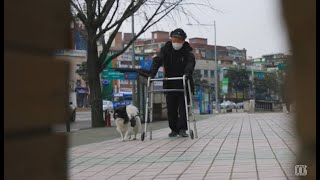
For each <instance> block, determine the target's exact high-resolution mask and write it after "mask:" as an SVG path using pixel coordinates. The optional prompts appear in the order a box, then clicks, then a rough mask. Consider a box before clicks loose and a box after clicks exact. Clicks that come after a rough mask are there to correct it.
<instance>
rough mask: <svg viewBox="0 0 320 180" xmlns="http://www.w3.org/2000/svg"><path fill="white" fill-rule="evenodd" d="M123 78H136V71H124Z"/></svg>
mask: <svg viewBox="0 0 320 180" xmlns="http://www.w3.org/2000/svg"><path fill="white" fill-rule="evenodd" d="M124 79H126V80H136V79H137V73H135V72H126V73H124Z"/></svg>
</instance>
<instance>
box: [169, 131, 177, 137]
mask: <svg viewBox="0 0 320 180" xmlns="http://www.w3.org/2000/svg"><path fill="white" fill-rule="evenodd" d="M177 135H178V133H177V132H175V131H171V133H169V137H176V136H177Z"/></svg>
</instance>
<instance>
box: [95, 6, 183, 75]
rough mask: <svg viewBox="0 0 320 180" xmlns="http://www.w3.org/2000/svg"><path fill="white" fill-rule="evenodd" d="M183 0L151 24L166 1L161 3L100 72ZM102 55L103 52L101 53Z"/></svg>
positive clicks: (103, 65)
mask: <svg viewBox="0 0 320 180" xmlns="http://www.w3.org/2000/svg"><path fill="white" fill-rule="evenodd" d="M181 1H182V0H180V1H178V2H177V3H176V4H175V5H173V6H172V7H171V8H169V9H167V12H166V13H165V14H163V15H162V16H161V17H160V18H158V19H157V20H156V21H154V22H153V23H151V24H150V22H151V21H152V20H153V18H154V17H155V16H156V15H157V14H158V13H159V10H160V8H161V6H162V5H163V3H164V0H163V1H162V2H161V3H160V5H159V7H158V8H157V10H156V11H155V12H154V14H153V15H152V16H151V17H150V18H149V21H148V22H147V23H146V24H145V25H144V27H143V28H142V29H141V30H140V32H139V33H138V34H137V35H136V36H134V37H133V38H132V39H131V40H130V41H129V43H128V44H127V45H126V46H125V47H124V48H123V49H122V50H121V51H119V52H118V53H116V54H114V55H112V56H110V57H109V58H108V59H107V60H106V61H105V62H104V63H103V64H102V66H101V70H100V72H101V71H102V70H103V69H105V68H106V67H107V65H108V64H109V63H110V61H111V60H112V59H114V58H116V57H118V56H119V55H121V54H122V53H124V52H125V51H126V50H127V49H128V48H129V46H131V44H132V43H133V42H134V41H135V40H136V39H137V38H138V37H139V36H140V35H141V34H142V33H144V32H145V31H147V30H148V29H149V28H150V27H152V26H153V25H154V24H156V23H157V22H159V21H160V20H161V19H163V18H164V17H165V16H166V15H168V14H169V13H170V12H171V11H172V10H173V9H175V8H176V7H177V6H178V5H179V4H180V3H181ZM101 55H102V54H101Z"/></svg>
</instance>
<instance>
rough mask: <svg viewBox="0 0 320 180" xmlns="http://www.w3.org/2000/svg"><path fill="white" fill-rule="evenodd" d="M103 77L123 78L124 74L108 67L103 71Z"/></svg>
mask: <svg viewBox="0 0 320 180" xmlns="http://www.w3.org/2000/svg"><path fill="white" fill-rule="evenodd" d="M102 78H103V79H108V80H114V79H121V80H123V79H124V74H123V73H121V72H118V71H115V70H113V69H108V70H105V71H104V75H103V76H102Z"/></svg>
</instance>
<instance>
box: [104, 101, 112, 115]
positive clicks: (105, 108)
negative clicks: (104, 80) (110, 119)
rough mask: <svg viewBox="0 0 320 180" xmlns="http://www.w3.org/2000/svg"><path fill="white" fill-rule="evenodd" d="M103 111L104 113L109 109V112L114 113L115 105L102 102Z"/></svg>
mask: <svg viewBox="0 0 320 180" xmlns="http://www.w3.org/2000/svg"><path fill="white" fill-rule="evenodd" d="M102 109H103V111H106V110H107V109H108V111H109V112H113V103H112V102H111V101H108V100H102Z"/></svg>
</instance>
